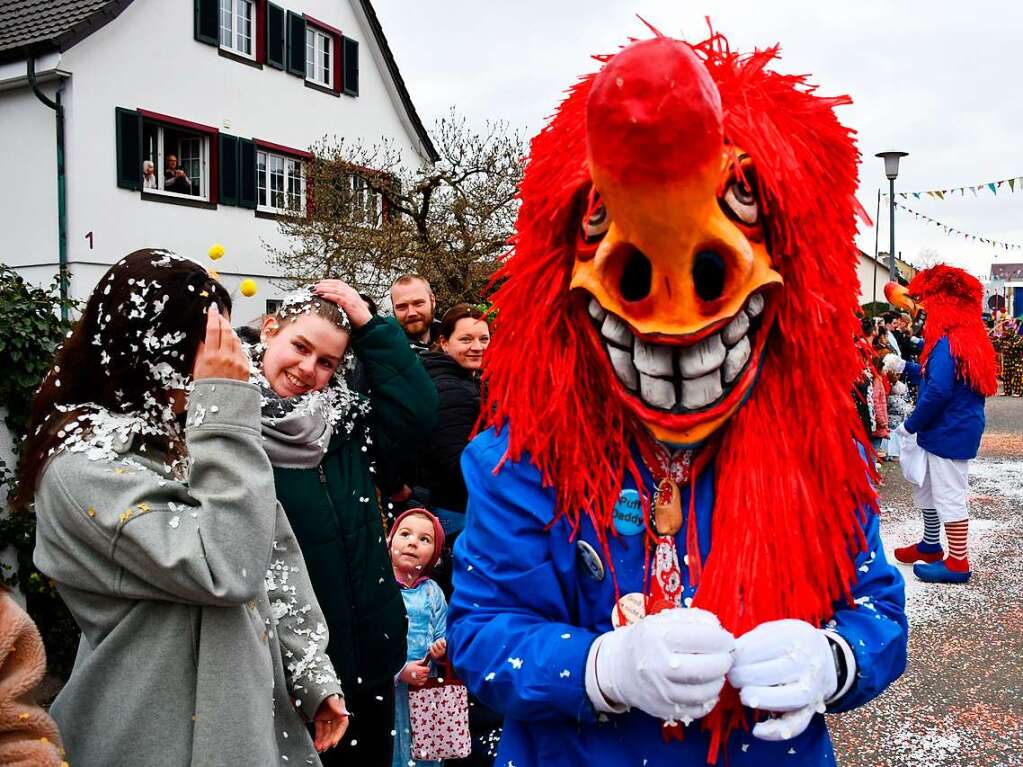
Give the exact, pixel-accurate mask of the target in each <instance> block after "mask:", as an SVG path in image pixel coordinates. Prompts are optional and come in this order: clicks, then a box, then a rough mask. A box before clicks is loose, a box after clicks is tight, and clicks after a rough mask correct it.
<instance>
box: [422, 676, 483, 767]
mask: <svg viewBox="0 0 1023 767" xmlns="http://www.w3.org/2000/svg"><path fill="white" fill-rule="evenodd" d="M441 668H442V671H441V676H439V677H436V676H434V677H430V678H429V679H428V680H427V681H426V683H425V684H424V685H423V686H422V687H410V688H409V691H408V709H409V721H410V722H411V724H412V758H413V759H432V760H440V759H463V758H465V757H467V756H469V753H470V752H471V751H472V738H471V736H470V735H469V693H468V691H467V690H466V689H465V685H464V684H462V683H461V682H460V681H459V680H458V679H456V678H455V674H454V671H453V670H452V668H451V662H450V661H447V660H445V661H444V663H443V664H442V666H441Z"/></svg>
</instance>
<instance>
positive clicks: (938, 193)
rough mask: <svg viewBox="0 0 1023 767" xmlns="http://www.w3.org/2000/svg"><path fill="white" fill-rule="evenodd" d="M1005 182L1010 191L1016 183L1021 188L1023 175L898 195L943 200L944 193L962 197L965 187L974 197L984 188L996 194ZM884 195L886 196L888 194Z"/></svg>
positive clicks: (899, 194)
mask: <svg viewBox="0 0 1023 767" xmlns="http://www.w3.org/2000/svg"><path fill="white" fill-rule="evenodd" d="M1006 184H1008V186H1009V191H1010V192H1015V191H1016V187H1017V185H1018V186H1019V187H1020V188H1021V189H1023V176H1013V177H1011V178H1003V179H999V180H997V181H986V182H984V183H983V184H973V185H969V186H955V187H951V188H949V189H926V190H924V191H920V192H899V193H898V196H899V197H901V198H902V199H903V200H906V199H908V198H909V197H910V196H912V197H914V198H916V199H917V200H919V199H920V196H921V195H924V194H926V195H927V196H928V197H932V198H934V199H936V200H944V199H945V196H946V195H948V196H950V197H951V196H952V195H954V194H958V195H959V196H960V197H963V196H965V195H966V190H967V189H969V190H970V191H971V192H973V196H974V197H976V196H977V192H983V191H984V190H985V189H988V190H990V192H991V194H993V195H997V194H998V190H999V189H1001V188H1002V187H1003V186H1004V185H1006ZM884 196H885V197H887V196H888V195H884Z"/></svg>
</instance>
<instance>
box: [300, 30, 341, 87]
mask: <svg viewBox="0 0 1023 767" xmlns="http://www.w3.org/2000/svg"><path fill="white" fill-rule="evenodd" d="M333 56H334V38H333V37H331V36H330V35H328V34H325V33H323V32H321V31H319V30H318V29H314V28H313V27H309V26H307V27H306V30H305V76H306V79H307V80H310V81H312V82H314V83H317V84H319V85H324V86H326V87H328V88H330V87H332V85H333V83H334V68H333V66H332V65H331V62H332V60H333Z"/></svg>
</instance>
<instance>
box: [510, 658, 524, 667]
mask: <svg viewBox="0 0 1023 767" xmlns="http://www.w3.org/2000/svg"><path fill="white" fill-rule="evenodd" d="M508 662H509V663H510V664H511V666H512V668H513V669H515V670H518V669H520V668H522V658H509V659H508Z"/></svg>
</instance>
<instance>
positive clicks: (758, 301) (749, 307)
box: [746, 293, 764, 318]
mask: <svg viewBox="0 0 1023 767" xmlns="http://www.w3.org/2000/svg"><path fill="white" fill-rule="evenodd" d="M762 311H764V297H763V296H762V295H760V294H759V293H757V294H756V295H754V296H750V299H749V302H748V303H747V304H746V313H747V314H749V316H750V317H751V318H752V317H756V316H757V315H759V314H760V312H762Z"/></svg>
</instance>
